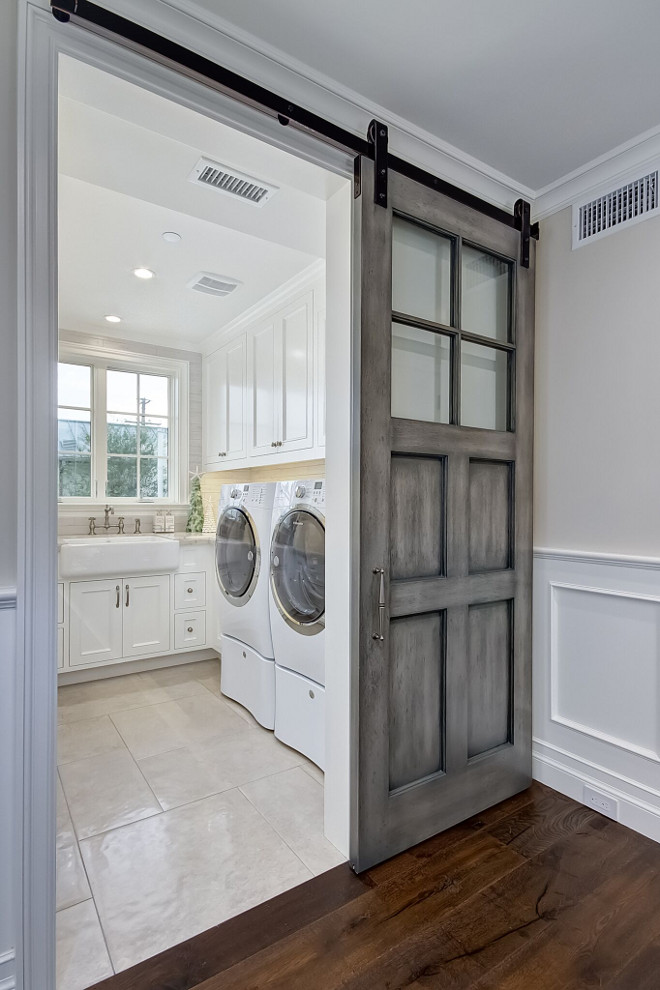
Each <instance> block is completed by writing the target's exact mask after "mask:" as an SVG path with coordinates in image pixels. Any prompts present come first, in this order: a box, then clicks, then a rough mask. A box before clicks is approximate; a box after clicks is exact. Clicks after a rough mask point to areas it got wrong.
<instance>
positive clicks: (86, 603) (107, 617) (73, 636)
mask: <svg viewBox="0 0 660 990" xmlns="http://www.w3.org/2000/svg"><path fill="white" fill-rule="evenodd" d="M122 613H123V608H122V583H121V580H108V581H72V582H71V584H70V585H69V663H70V665H71V666H72V667H79V666H82V665H83V664H88V663H107V662H109V661H111V660H118V659H119V658H120V657H121V656H122Z"/></svg>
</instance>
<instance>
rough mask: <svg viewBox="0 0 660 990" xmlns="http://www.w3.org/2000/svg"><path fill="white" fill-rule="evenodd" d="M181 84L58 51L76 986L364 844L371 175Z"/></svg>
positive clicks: (65, 909) (62, 890)
mask: <svg viewBox="0 0 660 990" xmlns="http://www.w3.org/2000/svg"><path fill="white" fill-rule="evenodd" d="M165 92H166V87H164V86H163V87H161V88H159V87H158V86H156V85H155V84H154V83H153V81H152V83H151V84H150V85H149V84H148V82H147V81H146V80H144V79H143V80H136V79H135V78H131V79H129V78H128V77H121V76H120V75H118V74H110V73H108V72H105V71H103V70H102V69H101V68H100V67H98V66H94V65H91V64H88V63H86V62H83V61H78V60H76V59H74V58H70V57H68V56H61V57H60V66H59V97H58V115H59V116H58V236H59V259H58V262H59V271H58V310H59V314H58V315H59V364H58V420H57V458H58V492H57V515H58V578H57V580H58V616H57V631H56V635H57V658H58V660H57V662H58V674H57V677H58V711H57V722H58V768H57V781H56V788H57V814H58V818H57V822H58V832H57V965H58V986H60V987H62V988H64V987H66V988H67V990H77V988H81V990H82V988H85V987H87V986H91V985H92V984H93V983H95V982H97V981H98V980H101V979H103V978H105V977H106V976H110V975H112V974H113V973H116V972H120V971H122V970H124V969H126V968H128V967H130V966H133V965H135V964H137V963H140V962H141V961H143V960H145V959H147V958H149V957H152V956H153V955H155V954H156V953H158V952H160V951H162V950H164V949H167V948H169V947H171V946H173V945H176V944H178V943H179V942H181V941H182V940H184V939H187V938H190V937H191V936H194V935H196V934H198V933H199V932H202V931H204V930H206V929H208V928H209V927H211V926H213V925H217V924H219V923H220V922H222V921H225V920H227V919H228V918H231V917H233V916H235V915H237V914H239V913H241V912H243V911H245V910H247V909H249V908H251V907H254V906H256V905H258V904H260V903H262V902H263V901H266V900H268V899H270V898H272V897H274V896H276V895H278V894H281V893H283V892H284V891H286V890H288V889H290V888H292V887H294V886H296V885H298V884H301V883H303V882H305V881H307V880H309V879H311V878H313V877H315V876H318V875H320V874H322V873H324V872H325V871H327V870H329V869H332V868H333V867H335V866H337V865H338V864H341V863H344V862H345V861H346V859H347V854H348V802H349V793H348V770H349V768H348V725H349V717H350V712H349V650H350V640H349V637H350V626H349V618H348V615H349V612H350V605H351V603H350V586H351V566H352V565H351V552H350V551H351V545H350V540H351V533H352V513H353V508H352V504H353V503H352V502H351V491H350V485H349V483H348V478H349V475H350V473H351V470H352V469H354V465H353V464H352V458H353V456H354V454H353V452H352V451H351V446H350V442H349V441H350V428H351V425H350V408H351V403H350V395H351V391H350V390H351V374H352V372H351V337H350V324H351V308H350V307H351V304H350V291H351V286H350V283H351V251H350V243H351V202H352V196H353V192H352V183H351V181H350V180H348V179H347V178H346V177H345V175H342V174H339V171H338V170H336V171H333V170H332V169H330V168H328V167H327V166H325V165H321V164H320V163H319V162H318V161H315V160H314V156H313V154H312V152H311V150H310V153H309V155H308V156H307V158H305V157H304V156H303V157H301V156H297V157H294V156H293V155H291V154H290V153H288V152H287V151H285V150H284V149H283V148H281V147H279V146H278V143H277V130H276V129H275V128H277V127H279V128H280V130H282V128H281V124H277V122H275V125H274V129H273V140H272V142H270V143H269V142H266V141H265V140H263V138H257V137H255V136H254V135H252V134H250V133H249V128H248V127H247V125H246V126H244V127H242V128H241V127H239V126H230V125H229V124H228V123H227V122H226V120H225V119H224V118H223V115H222V112H221V111H222V103H221V101H220V100H219V99H218V100H216V106H215V110H214V109H213V100H211V107H209V106H202V104H201V102H200V101H199V100H197V95H196V94H197V91H196V89H195V85H194V84H193V83H192V82H191V83H190V98H189V100H188V102H187V104H185V103H184V102H183V101H182V98H180V99H179V101H178V102H174V101H173V100H172V99H169V98H167V96H166V95H164V94H165ZM329 341H330V342H331V346H328V342H329ZM326 406H327V413H326ZM326 423H327V436H326ZM53 502H55V499H54V500H53ZM326 533H327V538H326ZM138 890H139V897H136V896H135V891H138Z"/></svg>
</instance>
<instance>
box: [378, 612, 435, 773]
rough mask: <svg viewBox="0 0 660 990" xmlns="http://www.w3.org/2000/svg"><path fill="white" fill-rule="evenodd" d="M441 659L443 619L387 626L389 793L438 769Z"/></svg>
mask: <svg viewBox="0 0 660 990" xmlns="http://www.w3.org/2000/svg"><path fill="white" fill-rule="evenodd" d="M444 657H445V617H444V613H442V612H429V613H427V614H426V615H413V616H406V617H405V618H401V619H396V620H395V621H394V622H392V623H391V624H390V692H389V698H390V705H389V708H390V718H389V725H390V736H389V752H390V790H394V789H395V788H397V787H402V786H403V785H404V784H411V783H413V782H414V781H416V780H419V779H420V778H422V777H426V776H428V775H429V774H432V773H437V772H438V771H439V770H442V768H443V765H444V753H443V750H444V742H443V735H444V721H445V719H444V701H445V690H444V688H445V684H444V682H445V676H444V666H445V663H444Z"/></svg>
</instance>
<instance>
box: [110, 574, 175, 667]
mask: <svg viewBox="0 0 660 990" xmlns="http://www.w3.org/2000/svg"><path fill="white" fill-rule="evenodd" d="M123 613H124V649H123V654H122V655H123V656H125V657H140V656H143V655H144V654H147V653H167V652H169V649H170V576H169V574H153V575H148V576H145V577H131V578H126V580H125V581H124V591H123Z"/></svg>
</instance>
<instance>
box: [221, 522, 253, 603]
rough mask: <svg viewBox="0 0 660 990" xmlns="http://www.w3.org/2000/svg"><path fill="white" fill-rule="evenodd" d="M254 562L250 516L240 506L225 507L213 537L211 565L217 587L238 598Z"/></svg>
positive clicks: (242, 591)
mask: <svg viewBox="0 0 660 990" xmlns="http://www.w3.org/2000/svg"><path fill="white" fill-rule="evenodd" d="M256 566H257V541H256V539H255V535H254V530H253V529H252V526H251V525H250V520H249V519H248V517H247V516H246V515H245V513H244V512H241V510H240V509H235V508H233V507H231V508H229V509H225V510H224V512H223V513H222V515H221V516H220V519H219V520H218V529H217V533H216V538H215V569H216V573H217V575H218V583H219V585H220V588H221V590H222V591H223V592H224V593H225V595H227V596H228V597H230V598H242V597H243V595H244V594H245V593H246V592H247V590H248V588H249V587H250V585H251V584H252V579H253V578H254V572H255V568H256Z"/></svg>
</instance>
